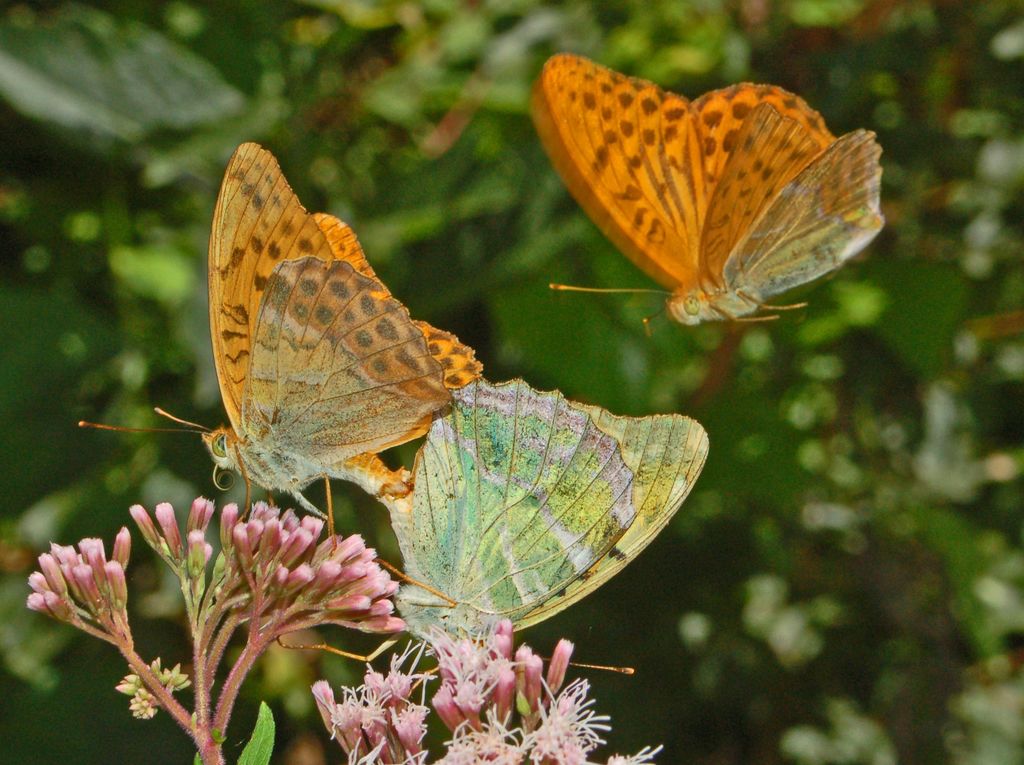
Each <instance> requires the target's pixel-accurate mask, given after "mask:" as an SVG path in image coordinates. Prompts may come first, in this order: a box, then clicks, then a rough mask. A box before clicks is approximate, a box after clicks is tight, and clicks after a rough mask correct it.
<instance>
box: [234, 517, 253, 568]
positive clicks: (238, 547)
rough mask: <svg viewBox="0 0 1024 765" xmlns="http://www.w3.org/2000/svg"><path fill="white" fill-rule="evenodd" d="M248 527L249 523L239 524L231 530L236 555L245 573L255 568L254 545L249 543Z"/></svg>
mask: <svg viewBox="0 0 1024 765" xmlns="http://www.w3.org/2000/svg"><path fill="white" fill-rule="evenodd" d="M248 525H249V524H247V523H239V524H236V525H235V527H234V528H233V529H232V530H231V539H232V541H234V545H233V546H234V548H235V555H236V556H237V558H238V565H239V567H240V568H241V569H242V570H243V571H250V570H252V567H253V558H252V545H251V544H250V543H249V529H248V528H247V526H248Z"/></svg>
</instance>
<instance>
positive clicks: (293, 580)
mask: <svg viewBox="0 0 1024 765" xmlns="http://www.w3.org/2000/svg"><path fill="white" fill-rule="evenodd" d="M314 577H315V574H314V573H313V569H312V567H311V566H310V565H309V564H308V563H303V564H302V565H301V566H299V567H298V568H296V569H293V570H292V572H291V573H290V574H289V575H288V587H291V588H295V589H301V588H303V587H305V586H306V585H307V584H309V583H310V582H312V581H313V578H314Z"/></svg>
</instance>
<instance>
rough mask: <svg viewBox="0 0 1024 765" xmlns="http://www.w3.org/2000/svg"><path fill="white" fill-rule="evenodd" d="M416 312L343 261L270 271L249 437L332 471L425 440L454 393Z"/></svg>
mask: <svg viewBox="0 0 1024 765" xmlns="http://www.w3.org/2000/svg"><path fill="white" fill-rule="evenodd" d="M443 380H444V375H443V371H442V369H441V365H440V364H439V363H438V362H437V361H436V360H434V359H433V358H432V357H431V356H430V354H429V352H428V351H427V343H426V340H425V339H424V337H423V334H422V332H420V330H419V328H418V327H417V326H416V325H415V324H414V323H413V322H412V321H411V320H410V318H409V314H408V311H406V309H405V307H404V306H402V304H401V303H399V302H398V301H397V300H395V299H394V298H392V297H391V296H390V295H389V294H388V293H387V291H386V290H385V289H383V287H382V286H381V284H380V282H377V281H376V280H374V279H370V278H369V277H367V276H365V275H363V274H361V273H359V272H357V271H356V270H355V269H354V268H353V267H352V266H351V265H350V264H349V263H347V262H345V261H342V260H334V261H331V262H325V261H323V260H320V259H319V258H313V257H308V258H302V259H299V260H289V261H286V262H283V263H281V264H280V265H279V266H278V267H277V268H276V269H274V272H273V273H272V274H271V277H270V280H269V282H268V284H267V289H266V291H265V294H264V297H263V303H262V306H261V309H260V313H259V321H258V323H257V326H256V342H255V343H254V345H253V357H252V363H251V364H250V374H249V391H248V395H247V396H246V399H245V403H244V406H243V409H242V423H243V427H244V428H245V432H246V433H250V434H253V435H254V436H255V437H256V438H257V439H259V440H261V441H263V442H265V443H267V444H272V445H275V446H277V447H279V448H281V449H283V450H284V451H286V452H291V453H296V454H300V455H302V456H303V458H305V459H307V460H310V461H313V462H315V463H319V464H322V465H324V466H325V468H326V467H330V466H333V465H337V464H340V463H341V462H342V461H344V460H346V459H348V458H349V457H352V456H354V455H356V454H360V453H363V452H377V451H380V450H382V449H385V448H387V447H389V446H392V445H394V444H398V443H402V442H404V441H408V440H409V439H411V438H415V437H416V436H418V435H420V434H422V433H423V432H425V431H426V429H427V427H428V426H429V423H430V419H431V416H432V415H433V413H434V412H436V411H437V410H439V409H441V408H442V407H444V406H445V405H446V404H447V403H448V402H449V400H450V394H449V393H448V390H447V389H446V388H445V387H444V382H443Z"/></svg>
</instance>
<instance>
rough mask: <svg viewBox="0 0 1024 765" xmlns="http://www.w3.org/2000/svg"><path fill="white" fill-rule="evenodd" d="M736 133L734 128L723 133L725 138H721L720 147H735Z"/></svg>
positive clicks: (730, 149) (730, 148)
mask: <svg viewBox="0 0 1024 765" xmlns="http://www.w3.org/2000/svg"><path fill="white" fill-rule="evenodd" d="M738 134H739V131H738V130H737V129H736V128H733V129H732V130H730V131H729V132H728V133H726V134H725V138H723V139H722V149H723V150H724V151H732V150H733V149H734V148H735V147H736V136H737V135H738Z"/></svg>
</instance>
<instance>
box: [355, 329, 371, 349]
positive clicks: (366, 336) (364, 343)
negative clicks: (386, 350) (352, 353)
mask: <svg viewBox="0 0 1024 765" xmlns="http://www.w3.org/2000/svg"><path fill="white" fill-rule="evenodd" d="M356 345H358V346H359V347H360V348H369V347H370V346H371V345H373V337H372V336H371V335H370V333H369V332H367V331H366V330H365V329H361V330H359V331H358V332H356Z"/></svg>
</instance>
